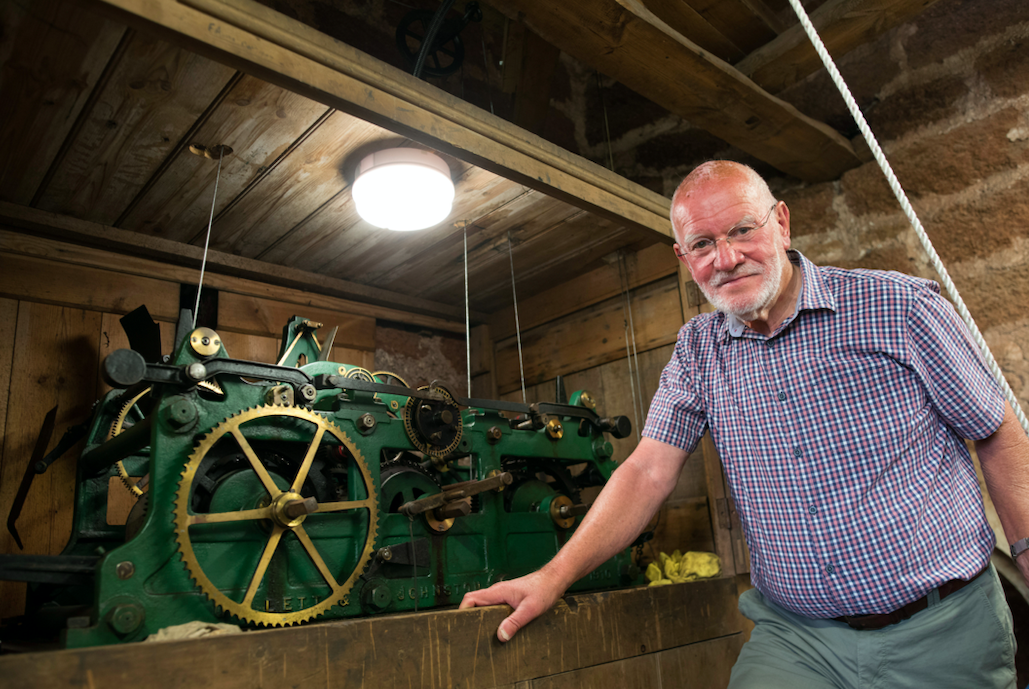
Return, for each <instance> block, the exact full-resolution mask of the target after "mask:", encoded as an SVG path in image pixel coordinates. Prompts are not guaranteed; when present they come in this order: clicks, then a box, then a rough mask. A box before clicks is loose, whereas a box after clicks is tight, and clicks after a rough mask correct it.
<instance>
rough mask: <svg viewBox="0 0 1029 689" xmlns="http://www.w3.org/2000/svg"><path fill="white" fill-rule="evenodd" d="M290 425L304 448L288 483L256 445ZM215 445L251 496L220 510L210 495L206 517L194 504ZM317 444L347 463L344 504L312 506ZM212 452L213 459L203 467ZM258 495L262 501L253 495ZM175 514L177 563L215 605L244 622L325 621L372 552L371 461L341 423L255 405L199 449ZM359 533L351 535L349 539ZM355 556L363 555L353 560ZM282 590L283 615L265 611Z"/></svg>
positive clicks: (375, 515) (275, 458) (274, 457)
mask: <svg viewBox="0 0 1029 689" xmlns="http://www.w3.org/2000/svg"><path fill="white" fill-rule="evenodd" d="M293 420H298V421H299V423H298V422H297V421H293ZM247 424H252V425H249V426H247ZM290 428H291V429H292V432H293V433H294V434H299V435H302V437H303V438H305V441H304V442H306V443H307V447H306V450H305V451H304V455H303V459H302V461H301V462H300V463H299V464H300V466H299V468H298V469H296V475H295V476H293V477H292V478H291V477H290V476H288V475H284V473H282V472H278V467H279V466H280V465H281V461H282V458H281V457H280V456H279V455H278V454H277V453H276V452H272V451H267V452H266V451H265V449H264V445H262V443H267V442H270V441H268V440H266V438H265V436H269V435H271V436H275V435H276V434H279V435H281V433H282V432H283V430H284V429H286V430H287V431H288V430H289V429H290ZM301 428H303V429H304V431H303V433H301V432H300V431H299V429H301ZM312 430H313V433H309V431H312ZM308 433H309V434H308ZM248 436H251V437H249V438H248ZM259 436H260V437H259ZM307 438H310V440H306V439H307ZM219 441H221V442H222V445H220V449H225V448H234V450H233V452H232V453H231V454H232V456H233V457H234V459H233V460H232V461H235V462H237V465H238V466H237V468H234V469H233V470H232V471H230V472H228V473H227V474H226V476H228V477H230V480H231V481H234V482H235V483H234V485H236V486H239V485H246V486H249V488H248V490H249V493H248V495H249V496H250V497H248V498H246V499H245V500H244V501H243V503H242V504H241V503H240V500H239V499H238V498H239V495H238V494H237V495H235V496H233V497H231V498H230V499H229V501H228V503H229V504H226V501H225V500H222V501H221V502H220V503H218V504H216V502H218V501H217V500H215V499H212V502H211V504H210V505H209V509H208V510H207V511H203V510H201V511H199V512H197V511H195V510H194V508H193V497H194V491H195V490H197V489H198V488H200V489H201V490H203V486H204V485H209V482H210V479H209V477H208V476H206V475H205V473H204V472H207V471H210V469H211V466H212V464H213V463H217V462H218V461H220V459H221V458H220V457H218V456H216V453H212V452H211V451H212V449H214V448H215V446H216V444H218V443H219ZM323 441H324V442H323ZM272 442H274V441H272ZM279 444H280V445H281V442H280V443H279ZM294 445H296V443H294ZM255 446H256V447H257V448H258V449H255ZM323 448H326V449H327V450H328V451H329V453H330V454H332V456H333V457H335V458H337V459H339V460H340V461H341V462H343V463H352V464H351V465H349V466H345V467H344V468H343V469H344V470H343V471H342V472H341V475H346V476H348V477H349V481H348V484H347V488H346V491H347V498H348V499H343V500H339V499H337V500H335V501H322V502H316V501H315V500H313V499H312V498H311V497H306V499H305V496H304V495H302V493H301V492H302V491H304V489H305V481H307V480H308V479H309V478H311V476H309V474H310V473H311V468H312V464H313V462H314V461H315V457H316V455H318V454H319V450H322V454H324V452H325V450H323ZM258 450H260V451H261V454H262V456H259V455H258ZM209 453H211V455H212V457H211V458H210V459H209V461H207V462H206V463H205V459H207V458H208V455H209ZM298 457H299V455H298ZM277 462H278V463H279V464H276V463H277ZM201 465H204V466H203V467H202V466H201ZM269 467H272V469H273V471H269ZM273 473H275V476H274V477H273ZM276 479H277V480H276ZM241 481H242V483H241ZM280 484H281V485H280ZM212 495H213V496H217V493H214V492H212ZM258 495H260V496H261V498H260V499H259V500H256V499H254V497H256V496H258ZM336 497H337V498H339V497H342V496H340V495H336ZM233 500H235V502H232V501H233ZM247 500H249V501H250V502H249V503H248V502H247ZM312 507H313V509H311V508H312ZM225 508H227V509H225ZM298 510H299V511H298ZM362 512H364V513H366V514H367V519H365V518H364V516H363V515H362V514H361V513H362ZM174 514H175V534H176V540H177V541H178V545H179V552H180V554H181V557H182V560H183V562H184V564H185V566H186V569H187V571H188V572H189V574H190V576H191V577H193V579H194V581H195V582H196V583H197V585H198V586H199V588H200V590H201V591H202V592H203V593H204V594H205V595H206V596H207V597H208V598H209V599H210V600H211V601H213V602H214V603H215V604H216V605H217V606H218V607H219V608H220V609H221V610H223V611H225V612H227V613H230V614H232V615H234V616H235V617H237V618H238V619H240V620H242V621H245V622H250V623H255V624H259V625H265V626H289V625H294V624H300V623H302V622H306V621H308V620H311V619H313V618H315V617H317V616H319V615H322V614H324V613H325V612H326V611H328V610H329V609H330V608H331V607H332V606H334V605H336V604H343V605H346V604H347V603H348V594H349V592H350V590H351V589H352V588H353V586H354V584H355V583H356V581H357V578H358V577H359V576H360V575H361V574H362V573H363V572H364V570H365V568H366V567H367V565H368V563H369V561H370V560H371V557H372V553H373V551H374V547H373V546H374V544H375V540H376V537H377V532H378V519H379V506H378V499H377V491H376V487H375V481H374V478H373V476H372V473H371V470H370V469H369V467H368V463H367V462H366V461H365V459H364V457H363V456H362V454H361V452H360V450H359V449H358V448H357V446H356V445H354V443H353V442H352V441H351V440H350V438H349V437H348V436H347V435H346V434H345V433H344V432H343V431H342V430H341V429H340V428H339V427H338V426H336V425H335V424H333V423H332V422H331V421H329V420H328V419H326V418H324V417H323V416H321V415H320V414H317V413H315V412H313V411H309V410H307V409H305V408H303V407H281V406H260V407H256V408H254V409H246V410H243V411H241V412H239V413H238V414H236V415H234V416H230V417H229V418H227V419H225V420H224V421H222V422H221V423H219V424H218V425H216V426H215V427H214V428H212V429H211V431H210V432H209V433H208V434H207V435H206V436H204V438H203V439H202V440H201V441H200V442H199V443H198V444H197V446H196V448H195V449H194V451H193V453H192V454H191V455H190V457H189V461H188V462H187V464H186V467H185V468H184V469H183V471H182V478H181V480H180V482H179V489H178V491H177V493H176V496H175V510H174ZM308 520H310V521H308ZM305 521H308V523H307V527H308V528H305V525H304V522H305ZM355 533H356V534H357V536H356V537H355V538H349V537H350V536H353V535H354V534H355ZM234 534H235V535H234ZM239 534H245V535H244V536H242V537H240V536H239ZM262 541H263V545H260V544H261V542H262ZM348 544H349V545H348ZM355 553H359V554H358V556H357V558H356V561H355V560H354V558H353V555H354V554H355ZM285 563H288V565H289V566H290V569H289V570H288V571H286V569H285V568H284V567H283V565H284V564H285ZM205 564H206V566H205ZM244 569H245V571H246V572H247V573H246V574H244V575H243V577H242V579H239V578H237V579H236V580H234V582H233V583H229V584H226V583H225V582H226V581H227V579H226V577H228V578H230V579H231V577H232V576H233V575H235V576H236V577H239V572H240V571H241V570H244ZM208 570H210V571H208ZM212 575H214V576H215V577H217V578H219V583H220V584H222V586H221V588H220V587H219V586H218V585H216V584H215V583H214V582H213V581H212ZM305 577H306V578H305ZM239 584H245V585H239ZM286 585H289V586H292V587H293V588H292V589H290V593H291V595H290V597H289V598H284V599H283V601H288V604H287V603H285V602H283V604H282V605H280V606H278V607H280V608H282V610H279V611H276V610H273V609H270V606H269V595H272V596H275V595H279V594H278V593H276V591H278V592H279V593H281V591H282V587H283V586H286ZM298 586H299V587H301V588H300V590H299V591H298V589H297V587H298ZM305 586H306V587H307V588H303V587H305ZM223 589H225V590H223ZM326 589H328V593H327V594H325V593H324V592H325V590H326ZM316 591H318V592H320V593H316ZM298 593H307V594H308V595H304V596H299V595H296V594H298ZM258 594H261V597H263V598H264V605H259V604H258V603H257V601H258V600H259V596H258Z"/></svg>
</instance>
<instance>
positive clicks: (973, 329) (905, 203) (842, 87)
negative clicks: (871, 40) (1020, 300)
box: [789, 0, 1029, 434]
mask: <svg viewBox="0 0 1029 689" xmlns="http://www.w3.org/2000/svg"><path fill="white" fill-rule="evenodd" d="M789 2H790V6H791V7H793V11H794V12H796V13H797V17H798V18H799V19H800V24H801V26H803V27H804V31H805V33H807V35H808V38H809V39H811V43H812V45H814V48H815V52H817V53H818V57H820V58H821V59H822V64H824V65H825V68H826V69H827V70H828V71H829V76H831V77H832V80H833V83H834V84H836V88H838V89H839V91H840V94H841V95H842V96H843V100H844V101H845V102H846V103H847V108H848V109H849V110H850V114H851V116H852V117H853V118H854V121H855V122H857V125H858V129H860V130H861V134H862V136H864V137H865V141H867V142H868V147H869V148H870V149H871V151H872V155H873V156H874V157H875V162H877V163H879V167H880V168H882V171H883V174H885V175H886V181H887V182H888V183H889V185H890V189H892V190H893V194H894V196H896V197H897V200H898V201H899V202H900V206H901V208H902V209H903V210H904V214H905V215H906V216H907V218H908V220H909V221H910V222H911V226H912V227H913V228H914V230H915V235H916V236H917V237H918V241H919V242H920V243H921V244H922V248H923V249H924V250H925V253H926V254H927V255H928V257H929V262H930V263H931V264H932V266H933V268H935V269H936V272H937V274H938V275H939V276H940V282H941V283H942V284H943V287H944V289H946V290H947V294H948V295H949V296H950V298H951V300H952V301H953V302H954V308H955V309H956V310H957V312H958V315H960V316H961V320H963V321H964V322H965V325H966V326H967V327H968V330H969V331H970V333H971V335H972V339H974V340H975V343H976V344H977V345H979V349H980V351H981V352H982V355H983V358H984V359H985V360H986V364H987V366H988V367H989V369H990V372H991V373H993V377H994V378H996V379H997V383H998V384H999V385H1000V387H1001V389H1002V390H1003V391H1004V396H1005V397H1006V398H1007V400H1008V402H1009V403H1010V404H1011V408H1012V409H1013V410H1014V412H1015V417H1016V418H1017V419H1018V422H1019V423H1020V424H1021V425H1022V428H1023V430H1025V432H1026V433H1027V434H1029V420H1026V417H1025V414H1023V413H1022V407H1021V405H1020V404H1019V403H1018V398H1016V397H1015V393H1014V391H1013V390H1012V389H1011V386H1010V385H1008V381H1007V379H1006V378H1004V373H1003V372H1002V371H1001V370H1000V366H999V365H998V364H997V360H996V359H994V358H993V353H992V352H991V351H990V348H989V346H988V345H987V344H986V340H985V339H984V338H983V335H982V333H981V332H979V327H978V326H977V325H976V323H975V320H974V319H973V318H972V315H971V314H970V313H969V312H968V308H967V307H966V306H965V302H964V300H963V299H962V298H961V295H960V294H958V290H957V287H955V286H954V281H953V280H951V279H950V274H949V273H948V272H947V268H946V267H945V266H944V265H943V261H942V260H940V256H939V254H937V253H936V249H935V248H934V247H933V244H932V241H930V239H929V235H927V234H926V232H925V229H924V228H923V227H922V223H921V222H920V221H919V220H918V216H917V215H916V214H915V209H914V208H912V207H911V202H910V201H909V200H908V197H907V194H905V193H904V189H902V188H901V186H900V181H899V180H898V179H897V175H895V174H894V173H893V168H892V167H890V164H889V162H888V161H887V160H886V155H885V154H884V153H883V150H882V148H881V147H880V146H879V142H878V141H876V138H875V135H874V134H872V130H871V129H870V128H869V127H868V122H866V121H865V116H864V115H863V114H862V112H861V109H860V108H858V105H857V102H856V101H855V100H854V96H853V95H852V94H851V92H850V89H849V88H848V87H847V83H846V82H845V81H844V80H843V76H842V75H841V74H840V70H839V69H837V68H836V63H835V62H833V59H832V57H831V56H830V55H829V51H828V50H826V49H825V44H824V43H822V39H821V38H820V37H819V36H818V32H817V31H816V30H815V27H814V25H813V24H812V23H811V20H810V19H809V18H808V16H807V12H805V11H804V8H803V7H802V6H801V4H800V1H799V0H789Z"/></svg>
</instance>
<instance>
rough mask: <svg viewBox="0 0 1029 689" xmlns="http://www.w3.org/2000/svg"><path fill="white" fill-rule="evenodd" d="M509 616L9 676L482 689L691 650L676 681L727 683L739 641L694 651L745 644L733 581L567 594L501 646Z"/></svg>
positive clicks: (346, 629)
mask: <svg viewBox="0 0 1029 689" xmlns="http://www.w3.org/2000/svg"><path fill="white" fill-rule="evenodd" d="M510 610H511V609H510V608H509V607H507V606H494V607H488V608H474V609H471V610H454V609H451V610H434V611H428V612H422V613H415V614H399V615H380V616H377V617H367V618H359V619H352V620H343V621H338V622H323V623H317V624H311V625H305V626H300V627H292V628H287V629H269V630H259V631H248V632H245V633H243V634H230V635H222V636H207V637H203V638H199V639H185V640H180V641H176V642H174V643H137V644H125V645H122V646H107V647H101V648H87V649H71V650H64V651H53V652H49V653H22V654H9V655H5V656H0V673H2V675H3V676H4V677H6V678H7V680H6V681H7V682H8V683H9V684H10V686H17V687H73V686H82V687H85V686H90V687H114V686H132V685H133V684H136V685H138V686H146V687H151V688H153V689H164V688H166V687H167V688H168V689H171V688H172V687H175V688H176V689H177V688H178V687H182V686H187V687H218V688H219V689H237V688H238V689H244V688H245V689H251V688H252V687H260V686H268V684H269V682H274V683H277V684H283V685H291V686H295V685H303V686H310V687H315V686H318V687H321V686H343V685H346V686H347V687H353V688H354V689H362V688H363V689H377V688H379V687H399V686H404V687H426V688H430V687H431V688H433V689H438V688H442V687H453V688H454V689H473V688H480V687H505V686H510V685H512V684H514V683H515V682H527V681H532V680H535V679H536V678H540V677H548V676H551V675H558V674H560V673H567V672H573V671H576V670H579V669H583V668H591V667H596V668H597V671H596V672H601V671H602V670H603V666H604V665H605V664H607V663H612V662H616V661H620V660H624V659H628V658H637V657H640V658H644V659H647V658H650V657H651V656H648V654H654V653H659V652H661V651H665V650H672V649H683V651H682V655H680V654H676V655H675V656H673V657H671V658H669V659H668V660H670V661H672V660H676V659H678V660H679V661H680V662H681V665H680V667H677V668H676V667H670V668H669V671H670V672H675V673H681V672H683V671H684V669H685V668H687V667H690V666H692V664H693V663H700V662H706V663H707V664H708V665H709V667H708V670H705V672H707V671H709V670H710V663H712V662H715V663H718V664H719V665H720V667H721V669H722V673H721V674H722V675H724V676H727V673H725V670H726V668H727V666H728V665H731V664H732V662H733V661H734V660H735V652H736V651H737V650H738V647H739V642H738V641H736V643H735V646H734V649H733V650H732V651H731V652H726V649H724V648H723V646H722V645H718V647H717V651H718V653H717V655H720V656H721V657H720V658H716V655H715V654H714V653H713V654H712V655H710V656H708V657H698V656H697V655H696V654H695V653H693V652H691V651H692V647H693V646H695V645H699V644H701V642H707V641H708V640H718V639H726V640H738V639H739V637H740V631H741V629H742V618H741V616H740V615H739V613H738V612H737V610H736V584H735V581H734V580H733V579H709V580H706V581H696V582H692V583H688V584H674V585H671V586H659V587H653V588H648V587H637V588H632V589H623V590H617V591H604V592H600V593H589V594H578V595H573V596H568V597H567V598H565V599H564V600H561V601H559V602H558V604H557V605H556V606H555V607H554V608H553V609H552V610H549V611H547V612H544V613H543V615H541V616H540V618H539V619H538V620H536V621H534V622H532V623H531V624H530V625H528V626H527V627H526V628H525V629H523V630H522V631H521V632H519V633H518V636H516V637H515V638H514V639H512V640H511V641H509V642H508V643H507V644H504V645H501V644H500V642H499V641H498V640H497V638H496V630H497V627H498V626H499V625H500V622H501V620H503V619H504V617H506V616H507V615H508V614H510ZM730 643H731V641H730ZM695 672H696V673H697V674H699V673H700V672H701V670H700V669H697V670H696V671H695ZM272 678H274V679H272ZM670 680H671V678H670V677H669V682H668V683H669V684H670V683H671V682H670ZM564 686H566V685H564ZM575 686H605V687H609V686H624V685H612V684H608V685H597V684H595V683H593V682H589V683H587V684H585V685H575ZM705 686H709V685H705Z"/></svg>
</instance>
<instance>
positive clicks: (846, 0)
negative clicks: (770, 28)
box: [736, 0, 937, 93]
mask: <svg viewBox="0 0 1029 689" xmlns="http://www.w3.org/2000/svg"><path fill="white" fill-rule="evenodd" d="M936 1H937V0H829V2H827V3H825V4H824V5H822V6H821V7H819V8H818V9H817V10H815V11H814V12H812V13H811V23H812V24H813V25H814V27H815V29H816V30H817V31H818V35H819V37H820V38H821V39H822V42H823V43H825V47H826V50H828V51H829V54H830V55H832V56H833V59H838V58H839V57H840V56H842V55H845V54H846V53H847V52H849V51H850V50H853V49H854V48H856V47H857V46H859V45H862V44H863V43H867V42H869V41H871V40H873V39H874V38H875V37H876V36H879V35H881V34H883V33H885V32H887V31H889V30H890V29H892V28H893V27H895V26H897V25H898V24H902V23H904V22H906V21H908V20H910V19H911V18H912V17H915V16H917V15H919V14H921V13H922V12H924V11H925V10H926V9H928V8H929V7H931V6H932V5H934V4H935V3H936ZM821 68H822V61H821V60H820V59H819V58H818V54H817V53H815V49H814V47H813V46H812V45H811V41H809V40H808V37H807V34H805V33H804V29H803V27H801V26H800V24H796V25H794V26H792V27H791V28H789V29H788V30H786V31H785V32H783V33H782V34H780V35H779V37H778V38H776V39H775V40H773V41H770V42H769V43H767V44H766V45H764V46H762V47H761V48H758V49H757V50H755V51H754V52H752V53H751V54H750V55H748V56H747V57H745V58H744V59H742V60H740V61H739V62H738V63H737V64H736V69H737V70H739V71H740V72H741V73H743V74H745V75H747V76H748V77H750V78H751V79H753V80H754V82H755V83H757V84H758V85H759V86H761V87H762V88H763V89H765V90H766V91H768V92H769V93H779V92H780V91H782V90H783V89H785V88H786V87H788V86H790V85H792V84H794V83H796V82H798V81H800V80H801V79H803V78H804V77H806V76H807V75H809V74H811V73H813V72H815V71H816V70H819V69H821Z"/></svg>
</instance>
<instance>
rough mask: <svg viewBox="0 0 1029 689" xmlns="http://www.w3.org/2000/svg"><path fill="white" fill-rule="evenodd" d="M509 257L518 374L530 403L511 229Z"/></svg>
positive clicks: (523, 396)
mask: <svg viewBox="0 0 1029 689" xmlns="http://www.w3.org/2000/svg"><path fill="white" fill-rule="evenodd" d="M507 257H508V259H509V260H510V261H511V299H512V300H513V301H514V313H515V337H516V339H517V340H518V375H519V377H520V378H521V381H522V404H528V401H527V399H526V396H525V366H524V364H523V363H522V328H521V326H520V325H519V324H518V294H517V293H516V292H515V272H514V247H513V246H512V245H511V230H508V231H507Z"/></svg>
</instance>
